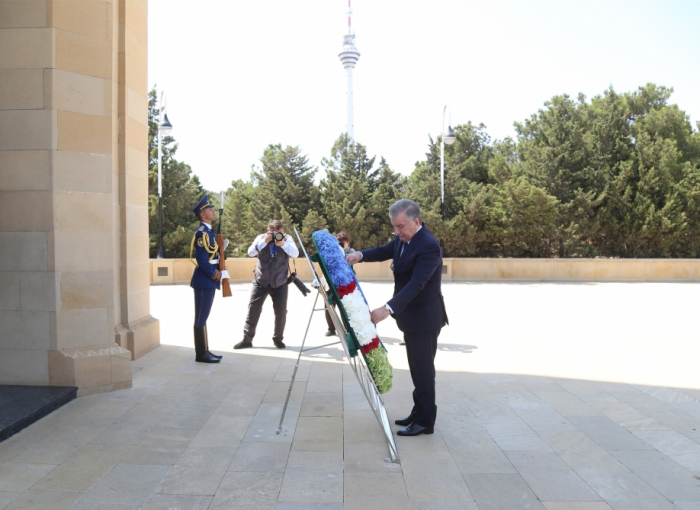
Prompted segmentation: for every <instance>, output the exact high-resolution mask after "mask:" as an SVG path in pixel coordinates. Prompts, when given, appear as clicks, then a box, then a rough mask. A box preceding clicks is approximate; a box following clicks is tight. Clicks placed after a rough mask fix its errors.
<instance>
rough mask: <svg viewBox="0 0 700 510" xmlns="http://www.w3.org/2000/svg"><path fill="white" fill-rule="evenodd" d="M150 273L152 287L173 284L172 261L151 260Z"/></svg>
mask: <svg viewBox="0 0 700 510" xmlns="http://www.w3.org/2000/svg"><path fill="white" fill-rule="evenodd" d="M151 264H152V267H151V271H152V275H153V277H152V279H151V281H152V282H153V284H154V285H171V284H173V283H175V272H174V268H173V266H174V259H151Z"/></svg>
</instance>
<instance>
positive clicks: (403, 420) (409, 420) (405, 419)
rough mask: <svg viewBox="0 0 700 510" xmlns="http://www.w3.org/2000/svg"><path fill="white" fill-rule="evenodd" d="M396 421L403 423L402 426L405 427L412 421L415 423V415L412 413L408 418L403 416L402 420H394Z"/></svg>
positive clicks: (398, 423)
mask: <svg viewBox="0 0 700 510" xmlns="http://www.w3.org/2000/svg"><path fill="white" fill-rule="evenodd" d="M394 423H396V424H397V425H401V426H402V427H405V426H406V425H410V424H411V423H413V415H412V414H411V415H409V417H408V418H402V419H400V420H394Z"/></svg>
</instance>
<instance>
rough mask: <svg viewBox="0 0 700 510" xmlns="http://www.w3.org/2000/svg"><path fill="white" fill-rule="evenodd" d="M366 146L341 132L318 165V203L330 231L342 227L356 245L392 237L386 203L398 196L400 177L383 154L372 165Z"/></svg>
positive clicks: (372, 161)
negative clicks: (323, 173) (321, 170)
mask: <svg viewBox="0 0 700 510" xmlns="http://www.w3.org/2000/svg"><path fill="white" fill-rule="evenodd" d="M375 160H376V158H374V157H372V158H370V157H369V156H368V154H367V148H366V147H365V146H364V145H361V144H359V143H351V142H350V140H349V139H348V136H347V134H342V135H341V136H340V137H339V138H338V139H337V140H336V141H335V143H334V144H333V147H332V148H331V155H330V157H329V158H324V159H323V160H322V162H321V165H322V166H323V167H324V169H325V171H326V176H325V178H324V179H323V180H322V181H321V184H320V191H321V204H322V211H323V216H324V219H325V220H326V221H327V224H328V226H329V230H330V231H331V232H340V231H344V232H346V233H347V234H348V236H349V237H350V239H351V244H352V246H353V247H354V248H355V249H361V248H368V247H372V246H377V245H379V244H384V243H386V242H387V241H389V240H390V239H391V233H392V228H391V224H390V222H389V219H388V212H389V206H390V205H391V204H392V203H393V202H395V201H396V200H398V199H399V198H400V196H401V189H402V187H403V178H402V177H401V176H400V175H399V174H397V173H395V172H393V171H392V170H391V168H390V167H389V165H388V164H387V162H386V161H385V160H384V158H381V159H380V162H379V165H377V166H376V167H375Z"/></svg>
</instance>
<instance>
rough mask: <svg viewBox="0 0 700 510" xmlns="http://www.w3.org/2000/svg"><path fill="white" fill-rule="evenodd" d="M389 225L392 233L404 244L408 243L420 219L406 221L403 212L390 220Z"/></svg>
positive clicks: (416, 229) (414, 233) (418, 225)
mask: <svg viewBox="0 0 700 510" xmlns="http://www.w3.org/2000/svg"><path fill="white" fill-rule="evenodd" d="M391 224H392V225H393V226H394V233H395V234H396V235H397V236H398V237H399V239H401V240H402V241H403V242H404V243H406V242H408V241H410V240H411V239H412V238H413V236H414V235H416V232H418V227H420V218H413V219H412V220H409V219H408V216H406V213H405V212H401V213H399V214H397V215H396V216H394V217H393V218H391Z"/></svg>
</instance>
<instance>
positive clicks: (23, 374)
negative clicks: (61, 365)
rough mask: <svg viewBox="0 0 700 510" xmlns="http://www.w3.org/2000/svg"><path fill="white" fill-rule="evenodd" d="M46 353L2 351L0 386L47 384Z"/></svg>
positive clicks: (0, 357) (41, 351) (0, 358)
mask: <svg viewBox="0 0 700 510" xmlns="http://www.w3.org/2000/svg"><path fill="white" fill-rule="evenodd" d="M47 352H48V351H43V350H40V351H35V350H24V349H22V350H3V351H2V356H0V384H35V385H38V386H46V385H48V384H49V371H48V363H47Z"/></svg>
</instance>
